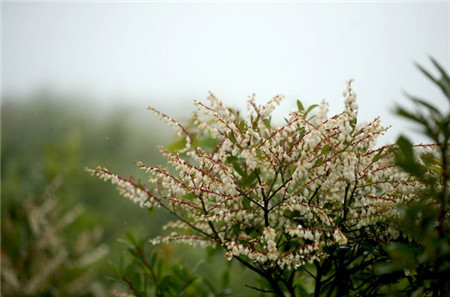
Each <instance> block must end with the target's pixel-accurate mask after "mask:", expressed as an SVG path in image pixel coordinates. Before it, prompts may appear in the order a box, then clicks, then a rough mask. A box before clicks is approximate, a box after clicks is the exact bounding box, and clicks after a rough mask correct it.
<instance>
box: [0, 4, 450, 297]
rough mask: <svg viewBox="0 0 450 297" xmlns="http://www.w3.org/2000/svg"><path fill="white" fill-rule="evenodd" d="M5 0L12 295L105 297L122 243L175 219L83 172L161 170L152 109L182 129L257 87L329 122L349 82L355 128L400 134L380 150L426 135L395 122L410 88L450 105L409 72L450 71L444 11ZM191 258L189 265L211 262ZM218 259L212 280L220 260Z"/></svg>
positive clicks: (5, 272)
mask: <svg viewBox="0 0 450 297" xmlns="http://www.w3.org/2000/svg"><path fill="white" fill-rule="evenodd" d="M1 5H2V6H1V9H2V102H1V195H2V197H1V206H2V209H1V214H2V227H1V228H2V229H1V230H2V247H1V255H2V293H3V294H5V296H13V295H14V294H16V296H25V295H30V296H31V295H32V296H38V295H39V296H44V295H45V296H49V295H54V296H56V295H66V296H77V295H78V296H92V295H95V296H104V295H105V294H106V291H107V290H108V289H110V288H112V287H113V286H114V284H111V283H108V282H107V276H108V274H109V271H108V268H107V262H108V260H111V261H116V262H117V261H118V259H119V258H120V254H121V249H122V247H121V246H120V244H118V243H117V241H116V240H117V238H119V237H123V233H124V232H125V231H132V232H136V233H140V234H142V235H143V236H155V235H158V234H160V233H161V228H160V225H161V224H162V223H163V222H164V221H166V220H168V218H167V217H166V216H164V215H163V214H159V213H157V214H156V215H155V216H149V215H148V214H147V212H146V211H145V210H143V209H140V208H139V207H137V206H135V205H133V204H132V203H131V202H129V201H127V200H125V199H123V198H121V197H119V196H118V194H117V193H116V191H115V189H114V187H112V186H110V185H108V184H104V183H102V182H100V181H98V180H97V179H96V178H93V177H91V176H90V175H88V174H87V173H85V172H84V171H83V170H84V168H85V167H90V168H93V167H96V166H97V165H102V166H105V167H107V168H108V169H110V170H111V171H113V172H116V173H119V174H121V175H124V176H129V175H134V176H135V177H136V178H144V177H143V176H141V175H140V174H139V172H138V171H137V170H136V169H135V166H134V165H133V164H132V162H133V161H143V162H144V163H146V164H149V165H157V164H162V163H163V162H164V160H163V159H162V158H161V157H160V156H159V153H158V152H157V150H156V146H157V145H160V144H163V145H164V144H168V143H170V142H171V141H172V140H174V138H173V136H172V132H171V130H170V129H168V128H167V127H165V125H164V124H163V123H160V122H159V121H158V120H156V119H155V118H154V116H153V114H152V113H151V112H149V111H147V110H146V107H147V106H148V105H151V106H154V107H156V108H157V109H159V110H160V111H163V112H165V113H167V114H170V115H172V116H173V117H174V118H176V119H178V120H180V121H181V122H183V121H186V120H187V119H188V118H189V116H190V114H191V111H192V110H193V107H192V106H193V105H192V103H193V100H194V99H198V100H204V98H206V96H207V94H208V91H211V92H213V93H214V94H215V95H216V96H217V97H218V98H220V99H221V100H223V101H224V102H225V103H227V104H229V105H231V106H233V107H236V108H239V109H245V106H246V101H247V97H248V95H250V94H252V93H255V94H256V98H257V101H258V102H259V103H265V102H266V101H268V100H269V99H271V98H272V97H273V96H275V95H277V94H280V93H281V94H284V95H286V99H285V101H284V102H283V103H282V105H281V106H280V108H279V109H278V110H277V113H276V115H277V116H278V118H279V119H282V118H283V117H284V116H286V115H287V114H288V112H289V111H290V110H294V109H295V102H296V100H297V99H300V100H301V101H302V102H303V103H304V104H307V105H311V104H315V103H318V102H320V101H321V100H322V99H326V100H327V101H328V102H329V103H330V114H336V113H339V112H341V111H342V109H343V97H342V91H343V90H344V88H345V81H346V80H348V79H350V78H354V79H355V82H354V85H353V86H354V89H355V91H356V92H357V94H358V104H359V106H360V111H359V119H360V120H362V121H370V120H372V119H373V118H375V117H377V116H380V117H381V120H382V123H383V124H384V125H385V126H389V125H392V126H393V127H392V128H391V129H390V130H389V132H388V133H387V134H386V135H384V136H383V137H382V138H381V139H380V145H382V144H386V143H392V142H393V141H395V139H396V138H397V136H398V135H399V133H400V132H402V133H406V134H408V135H410V136H411V138H412V139H414V140H415V141H416V142H422V141H425V140H424V139H421V138H420V137H419V136H417V135H415V134H414V133H413V131H409V130H410V128H409V124H408V123H405V122H403V121H401V120H399V119H397V118H396V117H395V116H394V115H393V113H392V110H393V108H394V106H395V103H401V104H402V105H408V103H407V99H406V97H405V96H404V92H405V91H407V92H408V93H410V94H414V95H417V96H420V97H424V98H430V99H433V100H437V101H438V102H439V100H442V102H444V99H443V98H441V97H440V95H439V94H438V90H437V89H435V88H434V87H433V85H432V84H430V83H429V82H428V81H427V80H426V79H424V78H423V75H422V74H421V73H420V72H419V71H417V69H416V67H415V65H414V63H419V64H421V65H423V66H424V67H426V68H429V67H428V66H429V65H430V61H429V59H428V57H429V56H432V57H434V58H435V59H436V60H437V61H439V62H440V63H441V64H442V65H443V66H445V67H447V68H448V66H449V49H450V38H449V37H450V23H449V22H450V21H449V16H450V4H449V3H444V2H442V3H439V2H435V3H419V2H418V3H414V2H409V3H402V2H397V3H369V2H366V3H365V2H359V3H354V2H345V3H334V2H326V3H308V2H296V3H295V2H286V3H272V2H260V3H257V2H245V3H239V2H227V1H224V2H212V3H206V2H196V3H194V2H192V3H188V2H171V3H162V2H153V3H151V2H110V3H106V2H67V3H62V2H48V3H45V2H42V3H38V2H36V3H32V2H18V3H13V2H2V4H1ZM52 201H53V202H52ZM80 207H82V208H80ZM80 209H82V210H80ZM52 225H53V226H58V227H57V228H54V229H55V230H53V229H52V230H51V232H50V231H48V230H47V229H48V228H46V227H45V226H52ZM49 232H50V233H49ZM47 233H48V234H47ZM86 238H88V239H86ZM83 240H84V241H83ZM61 250H64V251H65V252H64V253H60V251H61ZM183 252H184V253H186V254H184V256H183V254H181V255H182V256H180V253H178V254H177V255H178V256H177V257H179V258H184V259H187V261H188V262H189V263H190V264H191V265H194V264H195V262H196V261H198V259H199V258H201V257H202V255H201V254H199V253H201V252H198V251H194V250H189V249H186V248H184V247H183ZM83 257H84V258H83ZM196 257H197V258H196ZM38 259H40V260H39V261H38ZM80 259H84V260H85V261H84V262H83V261H80ZM214 259H215V260H213V261H211V262H212V264H211V265H210V266H208V267H205V271H206V273H207V274H208V272H211V271H214V269H215V268H214V267H216V266H214V265H219V266H220V265H223V263H222V262H221V261H223V259H222V256H221V255H218V257H216V258H214ZM67 263H71V264H70V265H69V264H67ZM80 263H82V264H83V265H81V264H80ZM214 263H216V264H214ZM221 263H222V264H221ZM219 266H217V267H219ZM43 267H44V268H45V267H46V268H45V269H44V270H43ZM236 267H237V266H236ZM87 272H89V273H92V275H90V276H89V277H84V278H83V277H82V276H83V275H86V273H87ZM94 272H95V273H94ZM37 275H39V277H37ZM211 275H213V274H211ZM213 278H214V276H213ZM236 278H238V277H236ZM238 280H239V279H236V281H238ZM232 282H233V279H232ZM249 282H251V280H249ZM5 284H9V287H7V288H10V291H8V294H6V292H7V291H5V290H6V289H5ZM17 284H27V285H22V286H21V287H22V288H19V287H20V286H18V285H17ZM33 289H34V291H33ZM20 290H22V291H20ZM27 290H28V291H27ZM234 290H235V292H238V293H239V294H244V295H245V294H248V292H247V291H246V290H245V289H243V288H241V287H236V288H235V289H234ZM240 290H241V291H240ZM14 292H15V293H14ZM13 293H14V294H13ZM46 294H47V295H46Z"/></svg>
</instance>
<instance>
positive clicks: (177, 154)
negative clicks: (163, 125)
mask: <svg viewBox="0 0 450 297" xmlns="http://www.w3.org/2000/svg"><path fill="white" fill-rule="evenodd" d="M343 95H344V98H345V101H344V102H345V109H344V111H343V112H342V113H340V114H338V115H335V116H333V117H330V118H328V116H327V111H328V104H327V103H326V102H325V101H322V103H321V104H320V105H318V106H317V105H313V106H311V107H309V108H307V109H305V108H304V107H303V105H302V104H301V102H300V101H297V103H298V110H297V111H294V112H292V113H291V114H290V115H289V118H287V119H286V123H285V124H284V125H282V126H275V125H273V123H272V117H271V113H272V111H273V110H274V109H275V107H276V105H278V104H279V103H280V101H281V100H282V99H283V96H281V95H278V96H276V97H274V98H273V99H272V100H270V101H269V102H268V103H267V104H265V105H262V106H261V105H257V104H256V103H255V98H254V96H252V97H250V99H249V101H248V105H247V109H248V116H247V117H246V118H244V117H243V116H242V115H241V114H240V113H239V112H238V111H236V110H233V109H231V108H230V107H227V106H226V105H225V104H224V103H223V102H221V101H220V100H218V99H217V98H216V97H215V96H214V95H213V94H210V96H209V97H208V100H209V102H210V104H209V105H206V104H203V103H201V102H197V101H196V102H195V105H196V106H197V107H198V109H197V111H196V112H195V113H194V115H193V125H192V127H190V128H186V127H184V126H183V125H181V124H180V123H179V122H177V121H176V120H174V119H172V118H171V117H169V116H167V115H166V114H163V113H161V112H159V111H157V110H156V109H154V108H152V107H150V108H149V109H150V110H152V111H153V112H155V113H156V115H157V116H158V117H160V118H161V119H163V120H164V121H166V122H167V123H168V124H169V125H171V126H172V127H173V128H174V129H175V130H176V132H177V134H178V136H180V137H182V140H181V141H179V142H178V143H177V144H176V145H174V146H172V147H169V148H163V147H161V148H160V151H161V153H162V154H163V155H164V156H166V157H167V159H168V165H169V167H168V168H163V167H151V166H146V165H144V164H143V163H141V162H137V163H136V165H137V166H138V167H139V168H140V169H142V170H144V171H145V172H147V173H148V174H149V182H150V185H149V186H147V185H144V184H140V183H137V182H136V181H135V180H134V179H133V178H123V177H120V176H118V175H116V174H114V173H112V172H110V171H109V170H107V169H106V168H103V167H98V168H97V169H95V170H88V171H89V172H91V173H92V174H94V175H96V176H98V177H100V178H101V179H102V180H105V181H110V182H112V183H113V184H115V185H117V187H118V189H119V191H120V193H121V194H122V195H123V196H125V197H127V198H129V199H131V200H132V201H134V202H135V203H138V204H139V205H140V206H141V207H147V208H154V207H155V208H164V209H166V210H167V211H168V212H170V213H172V214H173V215H175V216H176V218H178V220H176V221H173V222H170V223H168V224H167V225H166V226H164V228H165V229H173V230H174V231H173V232H172V233H171V234H170V235H168V236H163V237H157V238H154V239H152V240H151V242H152V243H153V244H159V243H187V244H190V245H194V246H200V247H207V246H211V247H222V248H223V249H224V254H225V257H226V259H228V260H232V259H236V260H237V261H239V262H241V263H242V264H243V265H245V266H246V267H247V268H249V269H251V270H253V271H254V272H256V273H258V274H259V275H260V276H262V277H263V278H264V279H265V280H267V282H268V286H267V288H268V289H267V290H265V289H258V290H261V291H265V292H273V293H275V294H277V295H278V296H285V295H286V294H289V295H292V296H295V295H296V294H300V293H299V292H301V290H302V289H301V288H300V285H299V284H298V283H297V282H296V277H295V274H296V272H297V271H306V272H307V273H308V274H310V275H311V276H313V278H314V281H315V288H314V292H315V294H316V295H317V294H318V293H319V292H321V291H323V290H325V289H326V290H327V291H328V292H330V295H331V293H332V292H335V294H337V295H339V296H342V295H345V294H348V293H349V292H350V291H352V290H356V288H367V286H370V285H371V284H372V282H371V281H370V277H371V276H370V275H368V279H367V277H366V279H365V278H360V279H352V278H351V276H350V275H351V272H352V269H353V272H354V271H357V270H364V269H367V268H368V267H370V265H371V264H372V263H373V262H374V261H378V260H380V259H382V258H383V257H385V255H384V254H383V253H379V252H377V250H376V249H375V248H374V246H375V245H376V244H378V243H380V242H383V241H385V240H390V239H395V238H397V237H398V236H399V232H398V230H396V229H395V228H393V227H389V225H388V224H386V222H387V221H388V220H391V219H393V218H395V217H396V216H398V213H397V210H396V205H397V204H398V203H407V202H409V201H411V200H413V199H415V197H416V196H415V193H416V192H417V190H419V189H420V188H422V187H423V185H422V184H420V183H418V182H417V181H416V179H414V178H413V177H411V176H410V175H408V174H407V173H404V172H403V171H401V170H400V169H398V168H397V167H395V165H394V162H393V153H392V152H393V150H395V147H394V146H384V147H376V139H377V137H378V136H379V135H381V134H383V133H384V132H385V131H386V128H384V127H383V126H381V124H380V120H379V119H378V118H376V119H375V120H373V121H372V122H369V123H361V124H358V123H357V111H358V105H357V104H356V93H355V92H354V90H353V89H352V87H351V81H349V82H348V84H347V87H346V89H345V91H344V93H343ZM314 111H316V112H314ZM421 148H422V149H423V150H427V151H428V150H430V151H432V150H434V147H433V146H421ZM311 264H314V265H315V266H314V267H315V268H314V269H315V275H313V274H312V273H311V272H310V271H308V270H307V268H308V269H309V267H310V266H311ZM331 266H333V269H330V267H331ZM346 269H347V271H348V273H347V274H348V275H345V274H346V273H345V270H346ZM343 271H344V273H343ZM366 276H367V275H366Z"/></svg>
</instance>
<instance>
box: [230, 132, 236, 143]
mask: <svg viewBox="0 0 450 297" xmlns="http://www.w3.org/2000/svg"><path fill="white" fill-rule="evenodd" d="M228 137H229V138H230V139H231V141H233V142H234V143H236V136H235V135H234V132H233V131H230V133H228Z"/></svg>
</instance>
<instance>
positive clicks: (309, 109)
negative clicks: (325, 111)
mask: <svg viewBox="0 0 450 297" xmlns="http://www.w3.org/2000/svg"><path fill="white" fill-rule="evenodd" d="M317 106H319V105H317V104H313V105H311V106H310V107H308V109H307V110H306V112H305V116H306V115H307V114H308V113H310V112H311V111H312V110H313V109H314V108H316V107H317Z"/></svg>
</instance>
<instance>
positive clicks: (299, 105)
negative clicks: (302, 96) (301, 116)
mask: <svg viewBox="0 0 450 297" xmlns="http://www.w3.org/2000/svg"><path fill="white" fill-rule="evenodd" d="M297 107H298V110H300V111H304V110H305V108H304V107H303V104H302V103H301V102H300V100H297Z"/></svg>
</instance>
